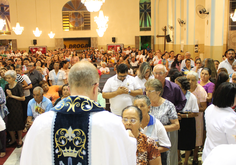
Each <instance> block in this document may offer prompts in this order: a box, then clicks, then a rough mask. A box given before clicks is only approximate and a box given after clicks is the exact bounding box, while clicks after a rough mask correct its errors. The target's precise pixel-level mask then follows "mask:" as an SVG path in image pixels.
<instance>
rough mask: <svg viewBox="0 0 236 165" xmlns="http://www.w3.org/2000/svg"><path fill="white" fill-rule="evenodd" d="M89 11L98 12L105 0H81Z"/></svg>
mask: <svg viewBox="0 0 236 165" xmlns="http://www.w3.org/2000/svg"><path fill="white" fill-rule="evenodd" d="M81 2H82V3H83V4H84V5H85V6H86V8H87V10H88V11H89V12H98V11H99V10H100V9H101V6H102V4H103V3H104V2H105V0H81Z"/></svg>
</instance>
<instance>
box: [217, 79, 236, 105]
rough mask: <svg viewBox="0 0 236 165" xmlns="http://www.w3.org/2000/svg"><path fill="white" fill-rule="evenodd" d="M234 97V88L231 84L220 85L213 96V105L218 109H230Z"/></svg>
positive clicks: (235, 88) (235, 95) (235, 89)
mask: <svg viewBox="0 0 236 165" xmlns="http://www.w3.org/2000/svg"><path fill="white" fill-rule="evenodd" d="M235 97H236V86H235V84H233V83H229V82H224V83H222V84H220V86H219V87H218V88H217V90H216V91H215V92H214V94H213V104H214V105H215V106H217V107H219V108H226V107H231V106H233V105H234V100H235Z"/></svg>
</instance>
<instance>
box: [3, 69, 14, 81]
mask: <svg viewBox="0 0 236 165" xmlns="http://www.w3.org/2000/svg"><path fill="white" fill-rule="evenodd" d="M5 76H11V77H12V78H14V79H16V72H15V71H14V70H8V71H6V72H5Z"/></svg>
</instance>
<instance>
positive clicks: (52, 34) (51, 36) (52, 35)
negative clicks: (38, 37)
mask: <svg viewBox="0 0 236 165" xmlns="http://www.w3.org/2000/svg"><path fill="white" fill-rule="evenodd" d="M49 10H50V26H51V30H52V18H51V17H52V12H51V0H49ZM48 36H49V38H54V36H55V33H53V32H52V31H51V32H50V33H48Z"/></svg>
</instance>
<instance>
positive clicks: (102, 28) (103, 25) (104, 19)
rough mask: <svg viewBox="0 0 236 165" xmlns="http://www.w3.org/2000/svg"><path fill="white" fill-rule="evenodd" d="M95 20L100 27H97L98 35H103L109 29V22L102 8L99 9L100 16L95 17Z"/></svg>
mask: <svg viewBox="0 0 236 165" xmlns="http://www.w3.org/2000/svg"><path fill="white" fill-rule="evenodd" d="M94 21H95V22H96V23H97V25H98V28H97V29H96V30H97V33H98V36H99V37H102V36H103V35H104V33H105V31H106V30H107V27H108V24H107V22H108V17H107V16H104V14H103V11H102V10H100V11H99V16H98V17H97V16H96V17H94Z"/></svg>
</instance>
